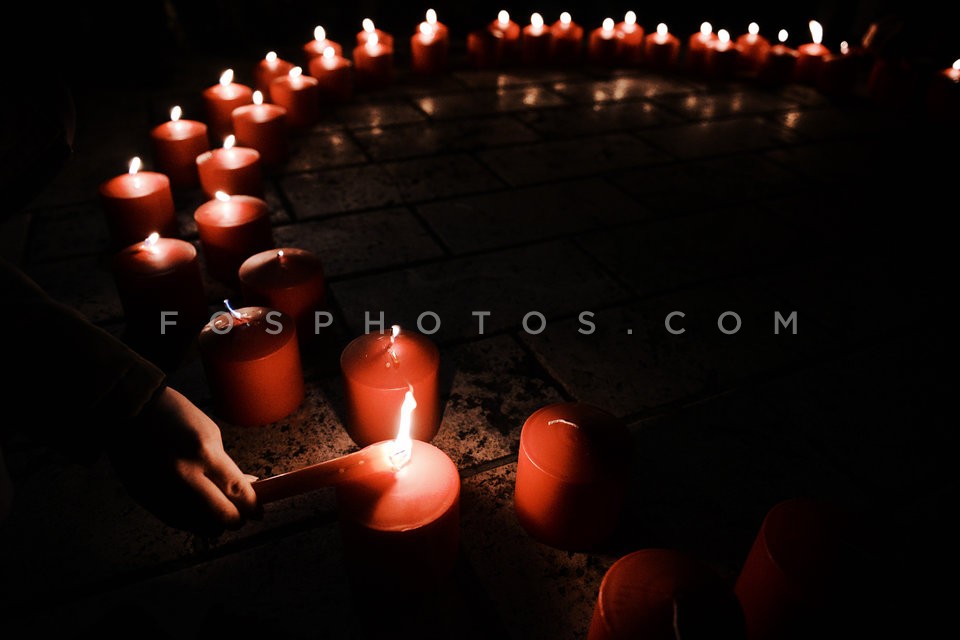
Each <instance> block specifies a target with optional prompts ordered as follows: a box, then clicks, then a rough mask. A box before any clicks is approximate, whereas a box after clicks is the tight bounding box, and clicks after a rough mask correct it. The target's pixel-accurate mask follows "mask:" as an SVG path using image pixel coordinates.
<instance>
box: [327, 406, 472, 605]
mask: <svg viewBox="0 0 960 640" xmlns="http://www.w3.org/2000/svg"><path fill="white" fill-rule="evenodd" d="M403 393H404V399H403V402H402V403H401V406H400V407H399V410H398V411H397V412H396V414H395V416H394V418H393V424H397V416H399V427H398V428H396V429H395V430H394V433H393V434H391V437H393V438H394V439H393V440H392V441H390V444H391V445H392V446H391V447H390V449H388V451H389V459H390V462H391V464H392V465H393V466H394V468H395V469H396V470H395V471H393V472H392V473H388V474H383V473H379V474H370V475H367V476H364V477H363V478H362V479H360V480H358V481H355V482H346V483H342V484H338V485H337V490H336V491H337V510H338V513H339V516H340V531H341V535H342V539H343V544H344V551H345V554H346V556H347V557H348V565H349V566H350V567H351V569H352V573H353V574H354V575H353V577H354V580H355V581H356V582H357V583H359V584H360V586H362V587H373V588H378V587H386V588H388V589H391V590H395V589H396V588H397V585H403V587H402V588H403V589H405V590H409V589H414V590H416V591H421V590H426V591H429V590H430V589H432V588H435V587H436V586H437V585H438V584H440V583H441V582H442V581H443V580H444V578H446V577H447V576H449V575H450V573H451V572H452V570H453V568H454V566H455V564H456V558H457V553H458V551H459V543H460V476H459V473H458V472H457V467H456V465H455V464H454V463H453V461H452V460H450V458H449V457H448V456H447V454H445V453H444V452H443V451H441V450H440V449H438V448H436V447H435V446H433V445H431V444H428V443H426V442H422V441H419V440H415V439H411V433H410V429H411V427H412V420H413V416H412V414H413V411H414V410H415V409H416V408H417V406H418V405H419V403H420V398H419V391H417V392H416V393H417V396H416V397H415V396H414V393H415V392H414V390H413V389H411V388H407V389H406V390H405V391H404V392H403ZM382 464H383V463H382V461H381V465H382Z"/></svg>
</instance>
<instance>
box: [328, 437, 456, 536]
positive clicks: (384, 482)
mask: <svg viewBox="0 0 960 640" xmlns="http://www.w3.org/2000/svg"><path fill="white" fill-rule="evenodd" d="M412 447H413V448H412V451H411V454H410V461H409V462H407V464H406V465H405V466H404V467H403V468H401V469H400V470H399V471H396V472H394V473H392V474H386V473H384V474H375V475H372V476H368V477H366V478H364V479H363V480H360V481H357V482H350V483H345V484H343V485H341V486H339V487H337V502H338V508H339V509H341V510H342V511H343V512H344V514H346V515H347V517H348V518H349V519H350V520H352V521H353V522H356V523H358V524H361V525H363V526H366V527H368V528H370V529H376V530H380V531H397V532H400V531H409V530H412V529H417V528H419V527H422V526H424V525H428V524H430V523H431V522H434V521H435V520H437V519H438V518H439V517H440V516H442V515H444V514H445V513H447V511H449V510H450V508H451V507H452V506H453V505H454V503H455V502H456V501H457V500H458V499H459V497H460V475H459V473H458V472H457V466H456V465H455V464H453V461H452V460H451V459H450V457H449V456H447V454H445V453H444V452H443V451H441V450H440V449H438V448H436V447H435V446H433V445H432V444H430V443H427V442H423V441H421V440H414V441H413V442H412Z"/></svg>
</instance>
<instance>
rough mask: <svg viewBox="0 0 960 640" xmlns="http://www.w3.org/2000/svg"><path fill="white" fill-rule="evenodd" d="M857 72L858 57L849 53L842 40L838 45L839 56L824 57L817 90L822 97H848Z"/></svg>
mask: <svg viewBox="0 0 960 640" xmlns="http://www.w3.org/2000/svg"><path fill="white" fill-rule="evenodd" d="M859 71H860V60H859V56H857V55H855V54H853V53H852V52H851V51H850V45H849V44H847V42H846V40H844V41H843V42H841V43H840V55H836V54H833V53H831V54H828V55H827V56H826V57H824V59H823V67H822V68H821V69H820V78H819V79H818V82H817V89H818V90H819V91H820V93H823V94H824V95H829V96H848V95H850V94H851V93H853V89H854V87H855V86H856V84H857V75H858V74H859Z"/></svg>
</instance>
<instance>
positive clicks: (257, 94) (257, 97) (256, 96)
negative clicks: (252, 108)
mask: <svg viewBox="0 0 960 640" xmlns="http://www.w3.org/2000/svg"><path fill="white" fill-rule="evenodd" d="M253 104H263V92H262V91H254V92H253Z"/></svg>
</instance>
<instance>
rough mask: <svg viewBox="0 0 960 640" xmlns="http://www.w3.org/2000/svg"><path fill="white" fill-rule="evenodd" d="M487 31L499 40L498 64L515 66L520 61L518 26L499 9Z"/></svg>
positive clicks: (507, 13)
mask: <svg viewBox="0 0 960 640" xmlns="http://www.w3.org/2000/svg"><path fill="white" fill-rule="evenodd" d="M487 29H489V30H490V31H491V32H493V33H494V34H495V35H497V36H498V38H499V39H500V43H501V44H500V63H501V64H516V63H517V62H518V61H519V60H520V25H518V24H517V23H516V22H514V21H513V20H511V19H510V13H509V12H508V11H505V10H502V9H501V10H500V11H499V12H498V13H497V19H496V20H494V21H493V22H491V23H490V24H489V25H487Z"/></svg>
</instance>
